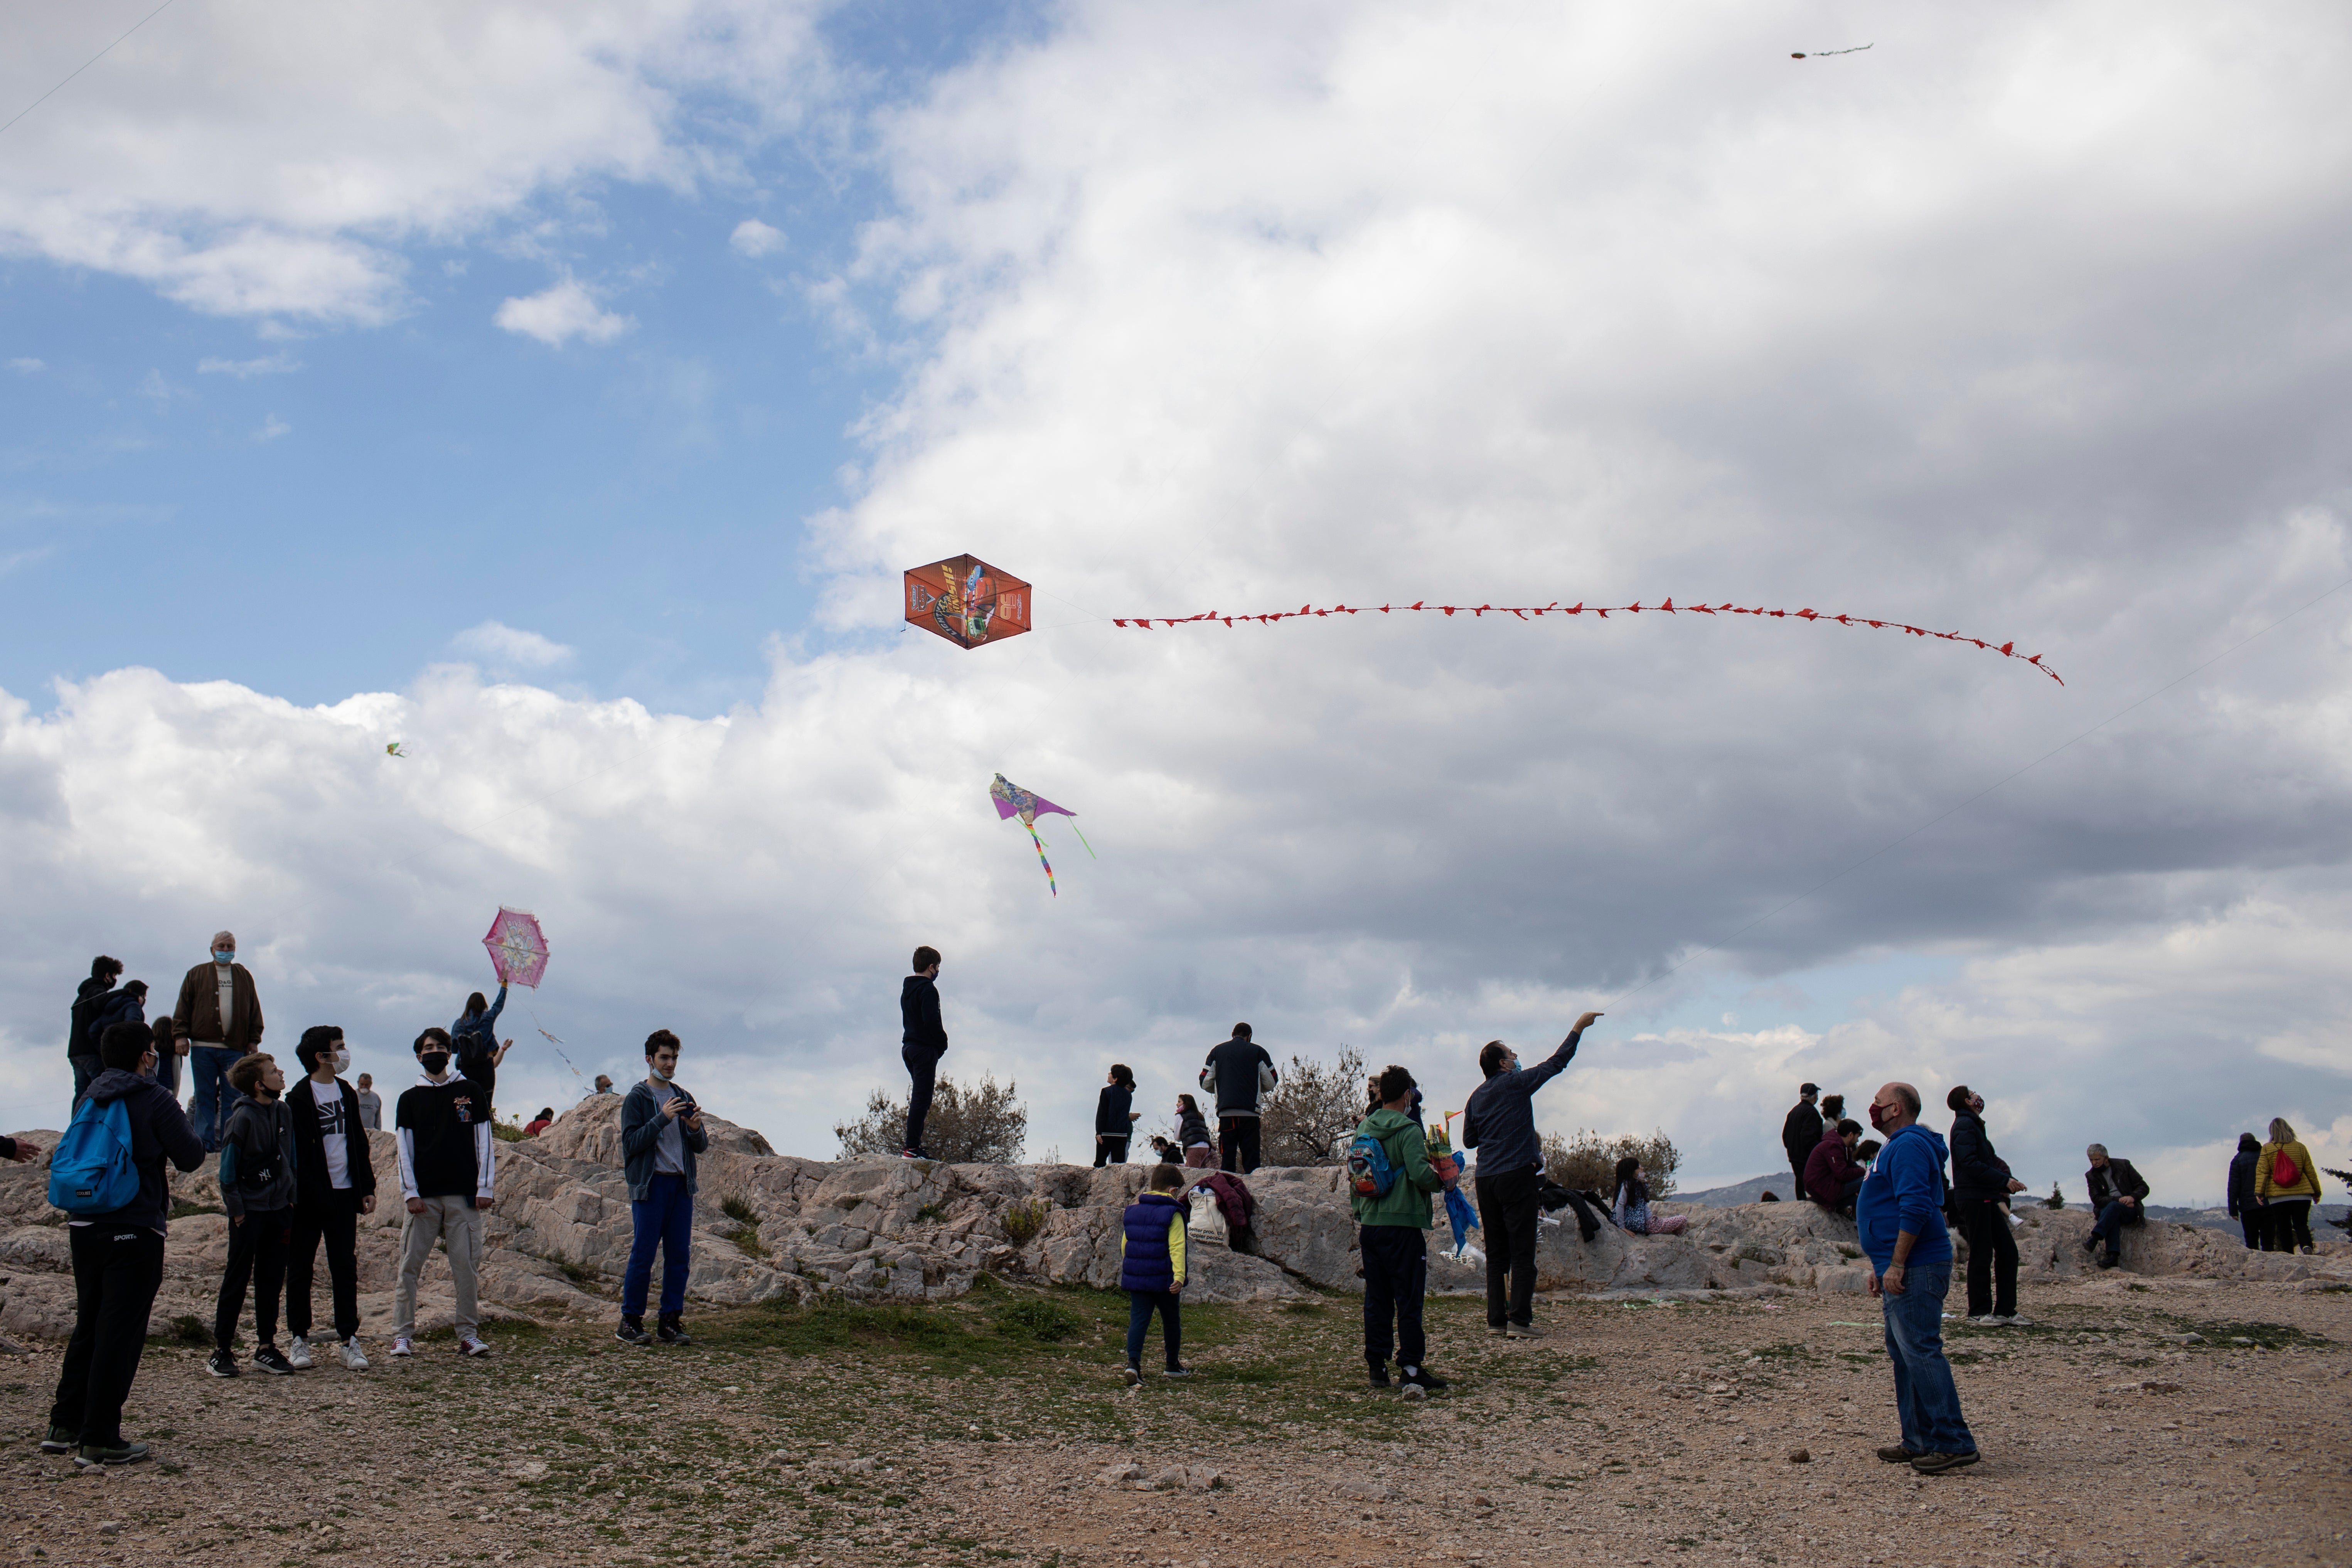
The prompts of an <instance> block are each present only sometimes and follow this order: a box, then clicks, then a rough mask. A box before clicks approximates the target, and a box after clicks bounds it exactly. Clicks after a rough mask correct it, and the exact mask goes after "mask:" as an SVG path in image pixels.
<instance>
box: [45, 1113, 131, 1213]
mask: <svg viewBox="0 0 2352 1568" xmlns="http://www.w3.org/2000/svg"><path fill="white" fill-rule="evenodd" d="M138 1196H139V1167H138V1166H136V1165H134V1164H132V1163H131V1107H130V1105H129V1104H128V1103H127V1102H125V1101H123V1100H108V1101H107V1102H106V1104H105V1105H104V1106H100V1104H99V1103H98V1101H96V1100H83V1101H82V1102H81V1109H80V1110H77V1111H75V1112H74V1118H73V1123H72V1125H70V1126H68V1128H67V1129H66V1135H65V1136H64V1137H62V1138H60V1139H58V1147H57V1152H55V1153H53V1154H51V1155H50V1156H49V1205H50V1206H51V1207H52V1208H61V1209H63V1210H65V1211H66V1213H68V1214H71V1215H101V1214H112V1213H113V1212H114V1211H115V1210H117V1209H120V1208H126V1207H128V1206H129V1205H131V1202H132V1201H133V1200H135V1199H136V1198H137V1197H138Z"/></svg>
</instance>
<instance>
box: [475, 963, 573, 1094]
mask: <svg viewBox="0 0 2352 1568" xmlns="http://www.w3.org/2000/svg"><path fill="white" fill-rule="evenodd" d="M506 1008H507V988H506V986H505V984H503V983H501V984H499V999H498V1000H497V1001H496V1002H488V1001H485V1000H483V997H482V994H481V993H480V992H478V991H477V992H475V993H474V994H472V995H471V996H468V997H467V998H466V1010H465V1011H464V1012H463V1013H460V1014H459V1015H457V1022H456V1023H454V1024H452V1025H450V1026H449V1044H450V1046H451V1047H453V1048H454V1049H455V1050H456V1052H457V1070H458V1071H459V1072H462V1073H464V1074H465V1075H466V1078H467V1081H468V1082H471V1083H478V1084H480V1085H481V1086H482V1092H483V1093H484V1094H487V1095H490V1096H492V1097H493V1098H495V1097H496V1095H497V1093H498V1088H499V1064H500V1063H502V1062H504V1061H505V1060H506V1059H507V1052H509V1050H511V1049H513V1048H514V1042H513V1041H512V1040H509V1041H508V1042H507V1043H506V1044H505V1045H500V1044H499V1014H500V1013H503V1012H505V1011H506ZM557 1022H559V1023H561V1022H562V1020H561V1019H558V1020H557Z"/></svg>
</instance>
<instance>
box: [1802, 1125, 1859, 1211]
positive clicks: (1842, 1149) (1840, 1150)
mask: <svg viewBox="0 0 2352 1568" xmlns="http://www.w3.org/2000/svg"><path fill="white" fill-rule="evenodd" d="M1861 1138H1862V1123H1861V1122H1859V1121H1854V1120H1853V1118H1852V1117H1847V1118H1844V1119H1843V1120H1842V1121H1839V1122H1838V1123H1837V1125H1835V1126H1833V1127H1832V1128H1831V1129H1830V1130H1829V1131H1826V1132H1824V1133H1822V1141H1821V1142H1819V1143H1816V1144H1815V1145H1813V1152H1812V1153H1811V1155H1809V1156H1808V1157H1807V1158H1806V1160H1805V1195H1806V1196H1807V1197H1808V1198H1811V1200H1812V1201H1813V1202H1815V1203H1817V1204H1819V1205H1822V1207H1823V1208H1825V1209H1827V1210H1829V1211H1830V1213H1832V1214H1842V1215H1848V1216H1851V1215H1853V1195H1854V1194H1856V1193H1858V1192H1860V1191H1862V1179H1863V1177H1864V1176H1865V1175H1867V1174H1868V1173H1867V1172H1866V1171H1864V1169H1863V1168H1862V1167H1861V1166H1860V1165H1858V1164H1856V1163H1854V1159H1853V1146H1854V1144H1855V1143H1856V1142H1860V1141H1861Z"/></svg>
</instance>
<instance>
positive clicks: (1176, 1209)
mask: <svg viewBox="0 0 2352 1568" xmlns="http://www.w3.org/2000/svg"><path fill="white" fill-rule="evenodd" d="M1183 1185H1184V1173H1183V1172H1181V1171H1180V1170H1178V1169H1177V1168H1176V1167H1175V1166H1173V1165H1154V1166H1153V1167H1152V1168H1151V1185H1150V1191H1149V1192H1147V1193H1145V1194H1143V1195H1142V1196H1141V1197H1139V1198H1138V1199H1136V1201H1135V1202H1133V1203H1131V1204H1129V1205H1127V1215H1126V1217H1125V1218H1124V1220H1123V1221H1122V1222H1121V1226H1120V1236H1119V1243H1118V1287H1119V1289H1122V1290H1124V1291H1126V1292H1127V1300H1128V1313H1127V1382H1128V1386H1129V1387H1130V1388H1131V1387H1133V1386H1134V1385H1135V1384H1139V1383H1141V1382H1142V1381H1143V1331H1144V1330H1146V1329H1148V1328H1150V1326H1151V1314H1152V1313H1153V1312H1155V1311H1156V1312H1158V1313H1159V1314H1160V1337H1161V1338H1163V1339H1164V1340H1166V1341H1167V1343H1168V1375H1169V1376H1170V1377H1189V1376H1190V1375H1192V1368H1190V1367H1188V1366H1186V1365H1185V1364H1184V1363H1183V1362H1182V1361H1181V1359H1179V1357H1178V1355H1177V1352H1178V1350H1179V1349H1180V1348H1181V1345H1182V1342H1183V1330H1182V1328H1181V1326H1180V1322H1179V1320H1178V1317H1177V1311H1176V1298H1177V1296H1178V1295H1179V1293H1181V1291H1182V1290H1183V1289H1184V1227H1185V1225H1186V1223H1187V1222H1188V1221H1189V1220H1190V1219H1191V1218H1192V1205H1189V1204H1187V1203H1186V1202H1185V1201H1184V1200H1183V1199H1182V1198H1181V1197H1180V1196H1178V1195H1177V1194H1179V1192H1180V1191H1181V1189H1182V1187H1183Z"/></svg>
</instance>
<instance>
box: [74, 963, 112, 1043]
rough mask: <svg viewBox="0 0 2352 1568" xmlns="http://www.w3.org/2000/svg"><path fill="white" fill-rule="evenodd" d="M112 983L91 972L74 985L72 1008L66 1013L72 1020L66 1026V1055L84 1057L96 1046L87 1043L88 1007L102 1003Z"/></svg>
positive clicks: (109, 991)
mask: <svg viewBox="0 0 2352 1568" xmlns="http://www.w3.org/2000/svg"><path fill="white" fill-rule="evenodd" d="M113 984H114V982H113V981H111V980H100V978H99V977H98V976H97V975H95V974H93V975H91V976H90V977H89V979H87V980H85V981H83V982H82V983H81V984H79V985H78V986H76V987H74V999H73V1010H72V1012H71V1013H70V1014H69V1015H68V1016H69V1017H70V1019H71V1020H72V1021H71V1022H69V1023H68V1024H67V1026H66V1055H67V1056H68V1057H86V1056H89V1054H90V1053H91V1052H93V1051H95V1050H96V1049H97V1048H98V1047H95V1046H92V1045H90V1044H89V1043H88V1042H89V1014H90V1009H91V1007H93V1006H95V1005H102V1004H103V1003H104V1001H105V1000H106V998H107V997H108V996H109V995H110V994H111V988H112V986H113Z"/></svg>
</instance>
